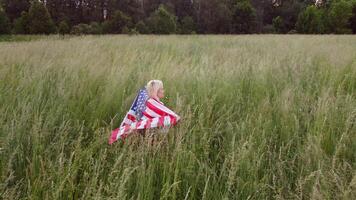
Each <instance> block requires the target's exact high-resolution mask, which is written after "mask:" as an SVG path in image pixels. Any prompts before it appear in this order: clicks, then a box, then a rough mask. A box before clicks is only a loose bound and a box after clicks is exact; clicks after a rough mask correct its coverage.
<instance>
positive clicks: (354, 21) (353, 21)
mask: <svg viewBox="0 0 356 200" xmlns="http://www.w3.org/2000/svg"><path fill="white" fill-rule="evenodd" d="M350 28H351V30H352V32H353V33H356V3H354V4H353V7H352V16H351V18H350Z"/></svg>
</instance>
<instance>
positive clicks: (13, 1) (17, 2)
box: [0, 0, 30, 22]
mask: <svg viewBox="0 0 356 200" xmlns="http://www.w3.org/2000/svg"><path fill="white" fill-rule="evenodd" d="M0 2H1V1H0ZM2 2H3V8H4V10H5V12H6V14H7V16H8V18H9V20H10V21H11V22H13V21H14V20H15V19H17V18H19V17H20V16H21V13H22V12H23V11H26V12H27V11H28V9H29V8H30V0H2Z"/></svg>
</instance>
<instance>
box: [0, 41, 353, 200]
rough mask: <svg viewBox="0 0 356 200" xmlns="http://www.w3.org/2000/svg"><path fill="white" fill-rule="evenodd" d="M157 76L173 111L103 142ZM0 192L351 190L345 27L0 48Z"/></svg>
mask: <svg viewBox="0 0 356 200" xmlns="http://www.w3.org/2000/svg"><path fill="white" fill-rule="evenodd" d="M150 79H162V80H163V82H164V84H165V91H166V94H167V96H168V98H167V99H165V100H164V101H165V103H166V104H167V105H168V106H169V107H170V108H172V109H173V110H174V111H175V112H177V113H178V114H179V115H180V116H181V117H182V121H181V122H180V124H179V125H178V126H177V127H175V128H173V129H171V130H170V131H169V133H168V134H164V133H158V134H156V138H155V141H154V142H153V145H152V142H151V141H150V138H142V137H138V136H133V137H130V138H129V139H128V140H127V141H126V142H125V143H122V142H117V143H115V144H114V145H112V146H109V145H108V138H109V135H110V131H111V130H112V129H113V128H116V127H117V126H118V125H119V123H120V122H121V120H122V118H123V117H124V115H125V112H126V111H127V110H128V109H129V106H130V104H131V103H132V100H133V98H134V96H135V95H136V93H137V90H138V89H139V88H140V87H142V86H143V85H144V84H145V83H146V82H147V81H148V80H150ZM0 148H1V150H0V175H1V176H0V177H1V178H0V196H1V198H3V199H79V198H80V199H354V198H355V197H356V38H355V36H305V35H298V36H290V35H286V36H279V35H278V36H277V35H264V36H259V35H253V36H252V35H250V36H248V35H246V36H132V37H129V36H85V37H74V38H65V39H62V40H61V39H58V38H56V39H53V37H51V36H49V37H42V38H41V39H39V40H35V41H29V42H25V43H24V42H11V43H8V42H3V43H1V44H0Z"/></svg>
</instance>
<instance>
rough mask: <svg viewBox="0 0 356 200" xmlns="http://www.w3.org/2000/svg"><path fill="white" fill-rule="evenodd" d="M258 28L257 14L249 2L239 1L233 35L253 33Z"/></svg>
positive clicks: (236, 5)
mask: <svg viewBox="0 0 356 200" xmlns="http://www.w3.org/2000/svg"><path fill="white" fill-rule="evenodd" d="M255 27H256V13H255V9H254V8H253V7H252V5H251V3H250V1H249V0H238V1H237V2H236V4H235V6H234V13H233V24H232V32H233V33H244V34H246V33H253V32H254V31H255Z"/></svg>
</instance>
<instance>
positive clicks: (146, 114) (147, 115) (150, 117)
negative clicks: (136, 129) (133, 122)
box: [143, 111, 153, 119]
mask: <svg viewBox="0 0 356 200" xmlns="http://www.w3.org/2000/svg"><path fill="white" fill-rule="evenodd" d="M143 115H144V116H146V117H147V118H149V119H152V118H153V117H152V116H151V115H149V114H148V113H147V112H146V111H144V112H143Z"/></svg>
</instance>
